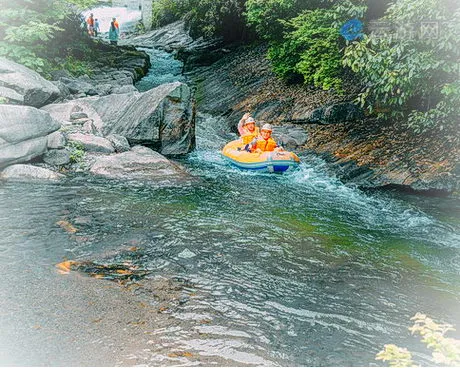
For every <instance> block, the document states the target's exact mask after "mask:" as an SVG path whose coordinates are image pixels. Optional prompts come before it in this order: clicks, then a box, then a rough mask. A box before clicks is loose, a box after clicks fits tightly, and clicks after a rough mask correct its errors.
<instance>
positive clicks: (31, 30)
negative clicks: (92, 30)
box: [0, 0, 96, 75]
mask: <svg viewBox="0 0 460 368" xmlns="http://www.w3.org/2000/svg"><path fill="white" fill-rule="evenodd" d="M95 2H96V0H33V1H32V0H14V1H9V0H0V8H1V9H2V10H1V11H0V56H5V57H7V58H9V59H11V60H13V61H16V62H18V63H21V64H23V65H25V66H27V67H29V68H31V69H34V70H36V71H38V72H40V73H43V74H45V75H46V73H47V72H49V71H50V70H51V69H52V67H53V65H56V64H60V63H61V62H62V60H65V59H67V60H66V63H68V64H69V65H70V66H71V67H76V68H78V67H80V66H81V62H79V61H76V63H77V64H78V65H74V63H73V61H75V59H72V56H75V57H76V59H77V60H78V59H81V56H82V53H83V51H82V50H84V49H88V47H87V43H88V41H89V40H88V38H87V37H84V34H83V32H82V30H81V27H80V24H81V20H80V17H79V12H80V10H81V9H86V8H88V7H90V6H91V5H93V4H94V3H95ZM78 44H81V45H80V46H81V47H79V45H78Z"/></svg>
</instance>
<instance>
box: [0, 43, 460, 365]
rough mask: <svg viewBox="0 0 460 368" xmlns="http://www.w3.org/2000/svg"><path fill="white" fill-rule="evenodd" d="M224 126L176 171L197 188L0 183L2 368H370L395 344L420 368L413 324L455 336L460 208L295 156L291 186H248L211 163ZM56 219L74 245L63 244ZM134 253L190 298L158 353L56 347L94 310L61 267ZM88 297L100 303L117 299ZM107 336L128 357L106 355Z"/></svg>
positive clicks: (88, 341)
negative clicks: (426, 323) (427, 319)
mask: <svg viewBox="0 0 460 368" xmlns="http://www.w3.org/2000/svg"><path fill="white" fill-rule="evenodd" d="M152 52H153V53H155V54H156V55H158V53H159V52H158V51H152ZM156 60H165V62H166V63H169V62H175V61H171V60H172V59H170V58H168V56H167V55H163V56H162V57H159V58H157V59H155V60H152V63H154V62H155V61H156ZM157 67H158V68H160V70H161V66H160V65H158V66H157ZM173 74H174V73H173ZM176 78H182V77H181V76H177V75H176ZM172 79H174V75H173V76H172ZM155 83H156V82H155ZM145 88H146V87H145V81H144V89H145ZM224 126H225V124H222V123H221V122H220V121H219V118H215V117H212V116H207V115H204V114H200V116H199V119H198V123H197V149H196V151H195V152H193V153H191V154H190V155H188V156H187V157H185V158H184V159H182V160H181V163H182V164H183V165H184V166H185V167H186V168H187V170H188V171H189V173H190V174H191V175H193V176H195V177H196V178H198V181H197V182H195V183H193V184H191V185H187V186H184V187H158V188H156V187H152V186H148V187H147V186H142V185H131V184H124V183H117V182H112V181H104V180H95V179H92V178H90V177H85V176H75V177H69V178H68V179H67V180H66V181H65V182H63V183H60V184H39V185H36V184H33V185H32V184H18V183H1V184H0V267H1V270H2V280H3V282H2V287H1V291H0V297H1V302H0V303H1V304H2V305H1V309H0V310H1V311H2V312H1V315H0V322H1V324H2V332H1V337H0V338H1V340H0V342H1V344H2V346H4V347H5V346H6V347H7V349H6V350H3V353H0V358H1V359H3V360H2V361H3V364H6V365H73V364H75V365H86V364H89V365H91V364H92V365H102V363H103V362H109V363H110V364H109V365H112V364H117V365H118V364H119V365H126V364H127V363H125V362H122V361H111V360H110V359H109V357H110V354H115V355H117V356H124V357H128V358H130V359H131V358H132V359H135V358H137V359H138V360H133V362H136V363H137V364H141V363H142V364H147V365H170V364H174V365H178V364H180V365H197V364H199V363H200V362H202V361H205V362H206V363H207V365H212V364H218V365H289V366H298V365H303V366H357V365H364V366H370V365H380V364H381V363H378V362H376V361H375V354H376V353H377V352H378V351H379V350H381V349H382V348H383V345H384V344H388V343H395V344H397V345H399V346H402V347H407V348H409V350H411V351H413V352H414V354H415V356H416V359H417V360H418V361H420V362H422V363H424V364H429V361H428V358H429V357H428V355H427V353H426V350H425V349H424V348H423V346H422V345H421V344H420V343H419V342H418V338H417V337H413V336H411V335H410V332H409V331H408V327H409V326H411V321H410V318H411V317H412V316H413V315H414V314H415V313H416V312H423V313H426V314H428V315H429V316H431V317H432V318H433V319H435V320H436V321H439V322H441V321H443V322H448V323H451V324H454V325H456V326H457V327H458V326H460V308H459V295H460V294H459V291H460V272H459V271H460V219H459V212H460V202H459V200H458V199H455V198H450V197H448V198H433V197H423V196H416V195H408V194H402V193H398V192H390V191H381V192H379V191H372V192H366V191H362V190H359V189H356V188H351V187H347V186H345V185H343V184H342V183H341V182H340V181H339V180H337V179H336V178H335V177H333V176H331V175H329V174H327V173H326V171H325V166H324V162H323V161H322V160H321V159H319V158H317V157H315V156H312V155H308V154H305V153H301V152H300V153H299V155H300V157H301V160H302V164H301V167H300V169H299V170H297V171H295V172H292V173H286V174H283V175H270V174H258V173H247V172H241V171H239V170H237V169H235V168H232V167H229V166H228V165H227V163H226V162H225V161H224V160H223V159H222V157H221V156H220V153H219V150H220V149H221V147H222V146H223V145H224V144H225V142H226V141H228V140H230V139H232V138H234V137H235V136H234V135H233V133H231V132H227V131H225V130H224V129H223V128H222V127H224ZM62 220H66V221H68V222H69V223H72V224H73V225H74V226H75V227H76V228H77V229H78V231H77V232H76V233H75V234H69V233H67V232H65V231H64V230H63V229H62V228H61V227H60V226H58V225H57V222H58V221H62ZM132 244H135V245H136V247H137V248H139V249H140V255H139V257H138V259H137V260H136V261H137V262H138V264H139V265H140V266H141V267H142V268H143V269H146V270H149V271H150V276H149V277H150V278H155V277H159V276H162V275H166V276H168V277H173V278H175V279H177V280H186V283H187V285H188V286H187V289H186V290H187V293H188V295H187V299H186V300H185V301H184V302H183V303H181V304H180V305H179V306H177V308H175V309H174V310H173V311H171V313H170V314H169V319H168V321H169V322H168V323H167V324H166V325H162V326H160V327H158V328H156V329H155V328H154V329H153V330H151V331H150V333H151V334H152V336H154V337H155V345H154V346H153V347H152V346H140V345H136V346H134V347H132V346H131V345H129V342H130V341H129V337H130V335H129V334H128V333H127V332H124V331H118V330H117V331H112V330H108V331H103V332H100V333H101V336H100V337H98V338H97V339H96V337H94V336H93V337H91V335H90V334H85V333H84V332H83V331H74V333H73V334H72V336H73V337H74V340H72V339H69V340H68V341H67V340H65V339H62V338H60V336H61V335H60V334H59V331H64V330H69V329H70V328H72V329H76V327H75V326H74V325H73V324H72V323H73V322H72V320H74V319H76V320H78V319H79V318H82V317H85V316H86V315H87V314H90V313H91V308H93V307H92V305H93V304H91V300H89V301H88V303H87V304H85V305H86V307H85V308H83V307H81V306H80V304H79V303H80V302H81V300H82V298H84V297H85V296H84V292H82V289H81V288H79V287H78V284H79V283H81V282H85V281H84V280H85V278H86V279H89V277H86V276H82V277H79V278H78V277H77V278H75V276H73V277H74V278H72V277H69V275H61V274H59V273H58V271H57V269H56V268H55V264H57V263H59V262H61V261H62V260H64V259H72V260H80V261H83V260H91V261H96V262H97V261H99V262H103V263H109V264H110V263H117V262H119V254H118V253H117V251H116V250H117V249H121V248H123V247H126V246H127V245H132ZM63 279H65V283H63V281H61V280H63ZM82 280H83V281H82ZM91 282H92V284H91V290H93V292H94V293H95V294H94V295H96V296H97V295H98V296H99V298H98V297H95V299H94V301H93V303H99V304H100V303H103V298H104V297H105V293H110V292H111V291H110V290H109V291H107V290H108V288H113V287H116V288H121V286H118V285H115V284H114V283H112V282H110V281H106V280H95V279H91ZM98 288H99V289H100V291H98ZM88 290H89V289H88ZM94 290H96V291H94ZM73 293H79V294H77V295H78V300H74V299H72V297H71V295H74V294H73ZM88 293H89V291H88ZM88 295H89V294H88ZM88 295H87V296H86V297H85V298H88V299H91V298H90V297H89V296H88ZM91 295H92V294H91ZM108 297H110V295H109V296H108ZM123 298H124V299H123V300H125V299H126V296H124V297H123ZM75 299H77V298H75ZM144 299H145V301H146V302H147V303H149V297H148V295H144ZM150 302H151V303H152V304H154V302H153V301H150ZM119 303H120V311H121V309H122V305H121V304H122V303H124V302H122V300H121V299H120V301H119ZM126 303H129V300H127V301H126ZM116 306H117V304H116V300H115V307H116ZM117 308H118V307H116V308H115V309H114V310H113V309H111V310H106V311H105V312H104V313H106V314H110V313H111V314H113V315H115V316H116V315H117ZM120 313H121V312H120ZM66 314H67V315H68V316H69V318H68V321H67V319H66ZM88 318H89V317H88ZM115 318H117V317H115ZM119 318H120V319H121V318H123V317H122V316H121V314H120V316H119ZM64 321H67V322H64ZM93 322H94V321H93ZM67 323H68V325H67ZM94 323H96V322H94ZM69 326H70V327H69ZM47 331H48V332H47ZM49 331H53V333H49ZM40 333H41V334H40ZM125 333H126V335H124V334H125ZM111 334H115V335H116V338H117V339H118V340H120V339H121V340H122V339H126V341H123V344H126V346H131V347H130V348H126V349H125V350H124V351H120V349H118V350H116V352H115V349H113V353H110V352H109V351H108V350H107V351H105V350H104V348H103V347H104V346H106V345H110V344H108V342H109V341H112V340H111V339H112V338H113V336H112V335H111ZM123 336H125V337H123ZM457 337H458V336H457ZM111 346H112V345H111ZM114 346H117V345H114ZM123 346H125V345H123ZM147 348H148V349H147ZM174 349H176V350H177V349H180V350H181V351H188V352H191V353H190V356H188V355H184V356H181V357H180V358H178V357H177V355H174V354H170V353H168V352H170V351H174ZM65 354H67V356H68V358H66V355H65ZM141 358H142V359H144V360H139V359H141ZM79 359H80V360H79ZM104 359H109V360H104ZM66 363H67V364H66ZM72 363H73V364H72Z"/></svg>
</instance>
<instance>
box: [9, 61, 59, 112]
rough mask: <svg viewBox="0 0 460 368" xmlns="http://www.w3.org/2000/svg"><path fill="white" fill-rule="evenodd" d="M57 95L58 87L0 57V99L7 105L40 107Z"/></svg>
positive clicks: (23, 67) (31, 71)
mask: <svg viewBox="0 0 460 368" xmlns="http://www.w3.org/2000/svg"><path fill="white" fill-rule="evenodd" d="M59 94H60V91H59V89H58V87H56V86H55V85H54V84H53V83H51V82H49V81H47V80H46V79H44V78H42V77H41V76H40V75H39V74H38V73H36V72H34V71H33V70H30V69H29V68H26V67H25V66H23V65H20V64H17V63H15V62H13V61H11V60H8V59H6V58H3V57H0V97H3V98H5V99H6V101H7V102H8V103H13V104H20V105H29V106H34V107H41V106H43V105H45V104H47V103H50V102H53V101H54V100H55V99H56V98H57V97H58V96H59Z"/></svg>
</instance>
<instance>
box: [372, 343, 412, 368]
mask: <svg viewBox="0 0 460 368" xmlns="http://www.w3.org/2000/svg"><path fill="white" fill-rule="evenodd" d="M375 359H376V360H382V361H384V362H389V364H390V367H413V366H414V362H413V361H412V354H411V353H410V352H409V351H408V350H407V349H405V348H399V347H397V346H396V345H393V344H388V345H385V347H384V349H383V350H382V351H381V352H379V353H378V354H377V355H376V357H375Z"/></svg>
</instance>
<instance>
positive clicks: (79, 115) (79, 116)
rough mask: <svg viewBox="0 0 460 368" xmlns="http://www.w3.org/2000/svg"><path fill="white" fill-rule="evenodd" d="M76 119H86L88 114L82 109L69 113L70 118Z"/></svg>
mask: <svg viewBox="0 0 460 368" xmlns="http://www.w3.org/2000/svg"><path fill="white" fill-rule="evenodd" d="M77 119H88V114H86V113H84V112H82V111H77V112H72V113H71V114H70V120H77Z"/></svg>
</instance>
